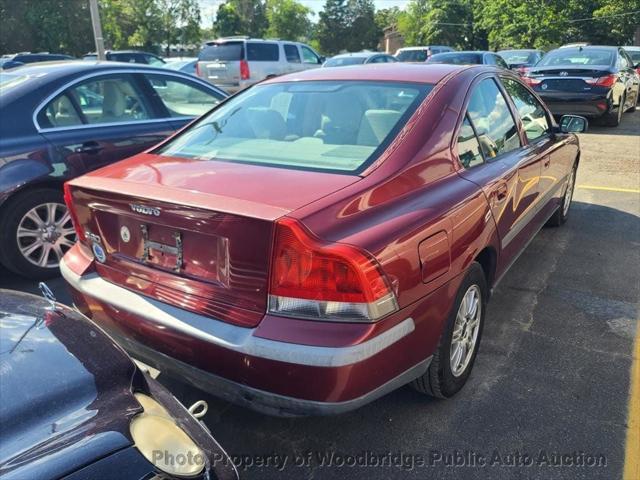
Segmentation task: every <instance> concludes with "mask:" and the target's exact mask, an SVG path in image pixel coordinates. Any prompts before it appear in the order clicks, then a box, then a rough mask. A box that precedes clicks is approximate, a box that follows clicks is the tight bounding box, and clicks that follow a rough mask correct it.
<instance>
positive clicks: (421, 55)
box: [396, 50, 428, 62]
mask: <svg viewBox="0 0 640 480" xmlns="http://www.w3.org/2000/svg"><path fill="white" fill-rule="evenodd" d="M427 56H428V55H427V51H426V50H403V51H402V52H400V53H399V54H398V55H396V58H397V59H398V60H399V61H401V62H424V61H425V60H426V59H427Z"/></svg>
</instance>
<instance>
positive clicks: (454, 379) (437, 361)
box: [411, 262, 489, 398]
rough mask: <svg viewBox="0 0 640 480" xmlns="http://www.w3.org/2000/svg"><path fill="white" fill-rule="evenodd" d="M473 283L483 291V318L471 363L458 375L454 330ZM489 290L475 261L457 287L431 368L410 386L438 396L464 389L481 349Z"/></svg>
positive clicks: (481, 298)
mask: <svg viewBox="0 0 640 480" xmlns="http://www.w3.org/2000/svg"><path fill="white" fill-rule="evenodd" d="M473 286H477V287H478V289H479V291H480V318H479V324H478V327H477V328H478V333H477V338H476V342H475V346H474V349H473V351H472V354H471V357H470V359H469V361H468V364H467V365H466V367H465V368H464V370H463V371H462V373H459V374H458V376H456V375H454V374H453V371H452V368H451V361H450V352H451V342H452V338H453V330H454V326H455V323H456V317H457V315H458V310H459V309H460V305H461V303H462V299H463V298H464V296H465V294H466V293H467V291H469V290H470V289H471V288H472V287H473ZM488 293H489V290H488V287H487V280H486V278H485V275H484V271H483V270H482V267H481V266H480V264H479V263H477V262H473V263H472V264H471V265H470V266H469V269H468V270H467V273H466V275H465V277H464V280H463V281H462V284H461V285H460V288H459V289H458V293H457V294H456V299H455V302H454V304H453V308H452V309H451V312H450V313H449V318H448V319H447V324H446V326H445V329H444V332H443V333H442V336H441V337H440V341H439V343H438V348H437V349H436V352H435V354H434V355H433V357H432V359H431V364H430V365H429V369H428V370H427V372H426V373H425V374H424V375H422V376H421V377H418V378H417V379H415V380H414V381H413V382H412V383H411V386H412V387H413V388H414V389H416V390H417V391H419V392H421V393H425V394H427V395H431V396H432V397H437V398H450V397H452V396H453V395H455V394H456V393H458V392H459V391H460V390H461V389H462V387H463V386H464V384H465V383H466V382H467V379H468V378H469V375H470V374H471V370H472V369H473V364H474V363H475V360H476V356H477V354H478V349H479V347H480V340H481V338H482V328H483V326H484V319H485V315H486V311H487V308H486V307H487V300H488Z"/></svg>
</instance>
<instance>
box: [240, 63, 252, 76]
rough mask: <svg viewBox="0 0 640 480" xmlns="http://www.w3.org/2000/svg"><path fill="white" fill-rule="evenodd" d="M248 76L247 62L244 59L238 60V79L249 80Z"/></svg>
mask: <svg viewBox="0 0 640 480" xmlns="http://www.w3.org/2000/svg"><path fill="white" fill-rule="evenodd" d="M249 77H250V72H249V62H247V61H246V60H240V79H241V80H249Z"/></svg>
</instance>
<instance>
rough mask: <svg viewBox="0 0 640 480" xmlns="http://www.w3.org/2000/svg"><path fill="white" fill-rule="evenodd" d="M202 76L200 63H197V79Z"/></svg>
mask: <svg viewBox="0 0 640 480" xmlns="http://www.w3.org/2000/svg"><path fill="white" fill-rule="evenodd" d="M199 76H200V62H196V77H199Z"/></svg>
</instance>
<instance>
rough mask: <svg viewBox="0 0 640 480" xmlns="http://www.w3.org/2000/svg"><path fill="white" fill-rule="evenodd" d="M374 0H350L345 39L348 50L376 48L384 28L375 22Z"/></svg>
mask: <svg viewBox="0 0 640 480" xmlns="http://www.w3.org/2000/svg"><path fill="white" fill-rule="evenodd" d="M375 11H376V10H375V6H374V4H373V0H349V2H348V4H347V12H348V13H347V15H348V16H347V24H348V27H347V28H348V34H347V37H346V38H345V39H344V40H343V41H344V44H345V47H346V48H347V50H349V51H351V52H357V51H359V50H363V49H375V48H376V47H377V46H378V42H379V41H380V37H381V36H382V30H381V29H380V28H378V25H377V24H376V22H375Z"/></svg>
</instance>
